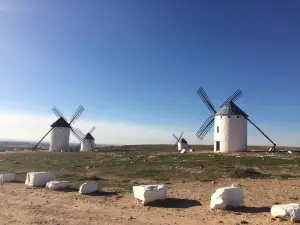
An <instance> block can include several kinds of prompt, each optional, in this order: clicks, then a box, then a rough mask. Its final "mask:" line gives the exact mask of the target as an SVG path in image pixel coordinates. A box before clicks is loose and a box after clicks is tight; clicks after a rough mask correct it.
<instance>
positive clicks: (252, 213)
mask: <svg viewBox="0 0 300 225" xmlns="http://www.w3.org/2000/svg"><path fill="white" fill-rule="evenodd" d="M232 183H240V184H242V185H244V195H245V202H246V206H247V207H246V208H245V209H244V210H243V211H242V212H225V211H214V212H211V211H210V210H209V203H210V196H211V194H212V193H213V192H214V191H215V190H216V189H217V188H219V187H222V186H228V185H231V184H232ZM299 188H300V181H299V180H284V181H276V180H239V181H233V180H231V179H225V180H219V181H217V182H216V183H214V184H213V183H208V182H207V183H205V182H188V183H176V184H175V183H172V184H171V183H170V184H167V191H168V193H167V195H168V198H170V199H169V200H168V201H167V202H166V203H165V205H164V207H149V206H145V207H143V206H141V205H140V204H139V203H137V202H136V201H135V200H134V198H133V196H132V194H131V193H113V192H110V191H112V189H105V188H103V191H104V193H102V194H98V195H95V196H80V195H79V194H78V193H77V192H76V191H70V192H60V191H48V190H45V189H28V188H25V186H24V184H23V183H13V184H12V183H9V184H7V183H6V184H3V185H0V207H1V211H0V218H1V220H0V224H3V225H5V224H7V225H8V224H14V225H15V224H18V225H24V224H26V225H29V224H55V225H58V224H60V225H76V224H91V225H94V224H102V225H105V224H109V225H113V224H124V225H126V224H183V225H185V224H186V225H192V224H212V225H213V224H231V225H236V224H257V225H261V224H274V225H275V224H290V222H289V221H287V222H280V221H279V220H274V219H272V218H271V215H270V212H269V208H267V207H270V206H272V205H273V204H275V203H290V202H298V201H297V200H298V199H300V192H299Z"/></svg>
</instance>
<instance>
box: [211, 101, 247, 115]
mask: <svg viewBox="0 0 300 225" xmlns="http://www.w3.org/2000/svg"><path fill="white" fill-rule="evenodd" d="M215 115H216V116H231V115H241V116H244V117H248V115H247V114H246V113H245V112H244V111H243V110H241V109H240V108H239V107H238V106H237V105H236V104H234V102H232V101H231V102H229V103H227V104H226V105H224V106H223V107H222V108H221V109H220V111H219V112H217V113H216V114H215Z"/></svg>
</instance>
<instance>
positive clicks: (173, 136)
mask: <svg viewBox="0 0 300 225" xmlns="http://www.w3.org/2000/svg"><path fill="white" fill-rule="evenodd" d="M172 136H173V137H174V138H175V139H176V141H177V142H176V143H175V144H174V145H177V144H178V142H179V139H178V137H176V135H175V134H172Z"/></svg>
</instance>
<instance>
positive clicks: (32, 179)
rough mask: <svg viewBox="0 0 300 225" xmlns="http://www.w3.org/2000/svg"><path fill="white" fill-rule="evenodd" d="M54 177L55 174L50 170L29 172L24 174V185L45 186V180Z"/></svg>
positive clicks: (50, 179) (52, 179) (51, 179)
mask: <svg viewBox="0 0 300 225" xmlns="http://www.w3.org/2000/svg"><path fill="white" fill-rule="evenodd" d="M55 179H56V176H55V174H54V173H51V172H29V173H27V175H26V181H25V185H26V186H29V187H41V186H44V187H45V185H46V184H47V182H49V181H54V180H55Z"/></svg>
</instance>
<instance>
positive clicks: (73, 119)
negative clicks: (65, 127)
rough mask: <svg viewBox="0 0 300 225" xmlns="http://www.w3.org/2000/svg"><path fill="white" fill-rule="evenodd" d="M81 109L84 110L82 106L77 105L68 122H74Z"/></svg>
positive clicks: (81, 111)
mask: <svg viewBox="0 0 300 225" xmlns="http://www.w3.org/2000/svg"><path fill="white" fill-rule="evenodd" d="M83 111H84V108H83V107H82V106H81V105H80V106H79V107H78V109H77V110H76V112H75V113H74V114H73V116H72V117H71V118H70V122H69V124H72V123H75V122H76V120H77V119H78V118H79V117H80V116H81V114H82V113H83Z"/></svg>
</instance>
